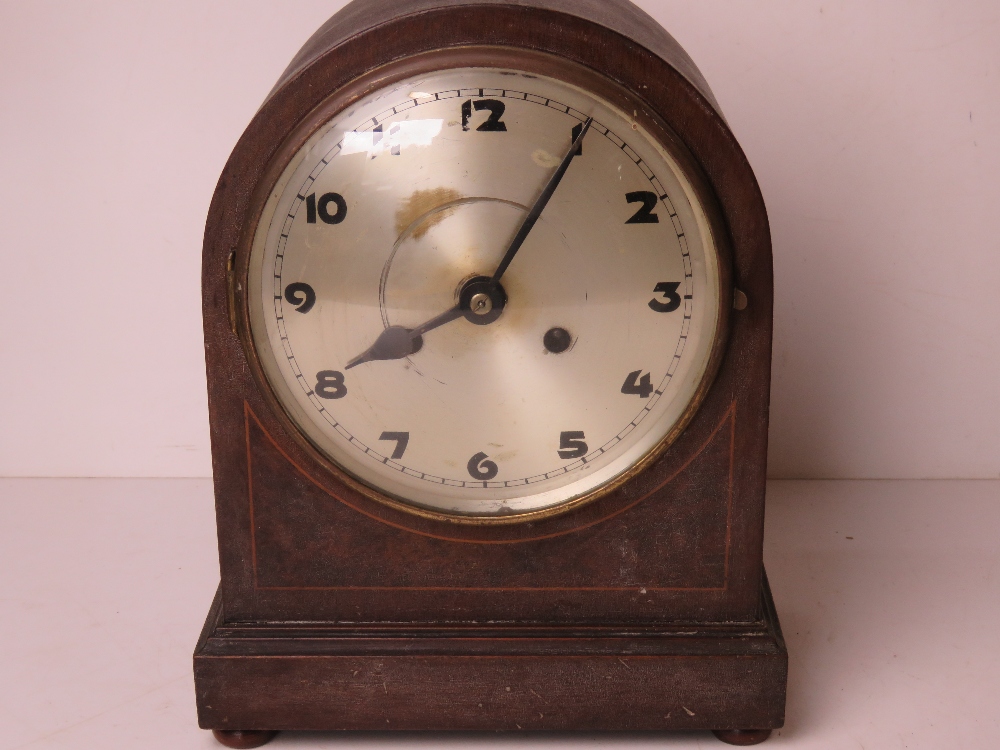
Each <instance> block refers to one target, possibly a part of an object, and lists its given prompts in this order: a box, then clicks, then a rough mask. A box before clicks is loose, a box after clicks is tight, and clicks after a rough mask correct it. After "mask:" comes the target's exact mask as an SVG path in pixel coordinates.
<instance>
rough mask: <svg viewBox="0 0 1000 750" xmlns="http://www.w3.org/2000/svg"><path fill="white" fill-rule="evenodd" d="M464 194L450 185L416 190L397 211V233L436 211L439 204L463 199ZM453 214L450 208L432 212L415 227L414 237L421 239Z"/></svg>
mask: <svg viewBox="0 0 1000 750" xmlns="http://www.w3.org/2000/svg"><path fill="white" fill-rule="evenodd" d="M461 199H462V194H461V193H460V192H458V191H457V190H453V189H452V188H448V187H438V188H433V189H431V190H414V191H413V194H412V195H410V197H409V198H407V199H406V200H405V201H403V205H401V206H400V207H399V210H398V211H397V212H396V234H397V235H398V234H402V233H403V232H405V231H406V229H407V228H408V227H409V226H410V225H411V224H412V223H413V222H415V221H416V220H417V219H419V218H420V217H421V216H423V215H424V214H428V213H430V212H431V211H434V209H435V208H437V207H438V206H443V205H445V204H446V203H454V202H455V201H458V200H461ZM449 214H451V211H450V210H445V211H437V212H435V213H432V214H430V215H429V216H428V217H427V218H426V219H425V220H424V221H422V222H421V223H420V225H419V226H417V227H414V229H413V235H412V236H413V239H415V240H419V239H420V238H421V237H423V236H424V235H425V234H427V232H429V231H430V230H431V229H432V228H433V227H434V226H435V225H436V224H440V223H441V222H442V221H444V220H445V219H446V218H448V216H449Z"/></svg>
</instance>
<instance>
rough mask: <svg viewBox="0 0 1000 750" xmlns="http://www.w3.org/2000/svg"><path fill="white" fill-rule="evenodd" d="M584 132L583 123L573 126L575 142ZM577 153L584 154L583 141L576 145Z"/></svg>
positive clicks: (578, 154)
mask: <svg viewBox="0 0 1000 750" xmlns="http://www.w3.org/2000/svg"><path fill="white" fill-rule="evenodd" d="M582 132H583V123H582V122H581V123H580V124H579V125H574V126H573V143H576V139H577V138H579V137H580V133H582ZM576 155H577V156H583V144H582V143H581V144H580V145H579V146H577V147H576Z"/></svg>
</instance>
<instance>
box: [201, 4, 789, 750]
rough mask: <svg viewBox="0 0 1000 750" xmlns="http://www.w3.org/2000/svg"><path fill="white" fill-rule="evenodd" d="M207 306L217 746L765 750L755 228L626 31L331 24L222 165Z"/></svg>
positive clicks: (716, 140) (593, 13) (697, 78)
mask: <svg viewBox="0 0 1000 750" xmlns="http://www.w3.org/2000/svg"><path fill="white" fill-rule="evenodd" d="M203 284H204V318H205V350H206V357H207V366H208V387H209V405H210V414H211V430H212V453H213V462H214V464H213V465H214V472H215V493H216V506H217V518H218V532H219V550H220V558H221V572H222V582H221V586H220V588H219V592H218V595H217V597H216V600H215V603H214V605H213V607H212V609H211V611H210V613H209V616H208V621H207V622H206V625H205V630H204V632H203V634H202V638H201V640H200V641H199V643H198V646H197V650H196V652H195V681H196V689H197V700H198V712H199V719H200V723H201V725H202V726H203V727H205V728H207V729H212V730H215V733H216V736H217V737H218V738H219V740H220V741H221V742H223V744H226V745H229V746H231V747H251V746H256V745H257V744H262V743H263V742H265V741H266V740H267V739H269V738H270V737H271V736H273V734H274V732H275V731H278V730H282V729H300V730H524V731H532V730H570V729H580V730H661V729H708V730H714V731H715V732H716V734H717V735H718V736H719V737H720V738H721V739H723V740H725V741H728V742H731V743H734V744H753V743H755V742H759V741H761V740H763V739H764V738H766V737H767V735H768V733H769V731H770V730H771V729H772V728H774V727H779V726H781V724H782V721H783V716H784V700H785V682H786V671H787V655H786V651H785V647H784V642H783V640H782V637H781V633H780V630H779V627H778V622H777V618H776V616H775V612H774V609H773V606H772V603H771V598H770V593H769V591H768V587H767V581H766V578H765V575H764V569H763V565H762V561H761V538H762V530H763V509H764V477H765V459H766V450H767V444H766V442H767V409H768V390H769V377H770V370H769V368H770V345H771V297H772V284H771V253H770V238H769V231H768V224H767V217H766V213H765V209H764V203H763V200H762V198H761V195H760V191H759V189H758V186H757V183H756V181H755V179H754V176H753V173H752V171H751V169H750V167H749V165H748V164H747V161H746V158H745V157H744V155H743V153H742V151H741V150H740V148H739V146H738V144H737V142H736V140H735V139H734V137H733V135H732V133H731V132H730V130H729V128H728V126H727V125H726V122H725V120H724V119H723V117H722V114H721V113H720V111H719V107H718V105H717V104H716V102H715V99H714V98H713V96H712V94H711V92H710V90H709V88H708V86H707V84H706V83H705V81H704V80H703V78H702V77H701V75H700V74H699V72H698V70H697V68H696V67H695V66H694V64H693V63H692V62H691V60H690V59H689V58H688V57H687V55H686V54H685V53H684V52H683V50H682V49H681V48H680V47H679V46H678V45H677V43H676V42H675V41H674V40H673V39H672V38H671V37H670V36H668V35H667V33H666V32H665V31H663V30H662V29H661V28H659V26H657V25H656V23H655V22H654V21H653V20H652V19H650V18H649V17H648V16H646V15H645V14H643V13H642V12H641V11H640V10H638V9H637V8H636V7H635V6H633V5H632V4H631V3H629V2H627V0H601V1H600V2H597V1H596V0H587V1H583V2H581V0H403V1H398V0H355V2H353V3H351V4H349V5H348V6H347V7H345V8H344V9H343V10H342V11H340V12H339V13H338V14H337V15H335V16H334V17H333V18H331V19H330V21H329V22H328V23H327V24H326V25H324V26H323V27H322V28H321V29H320V30H319V31H318V32H317V33H316V34H315V35H314V36H313V37H312V38H311V39H310V40H309V41H308V42H307V43H306V45H305V47H303V49H302V50H301V51H300V52H299V54H298V55H297V56H296V57H295V59H294V60H293V61H292V63H291V64H290V66H289V67H288V69H287V70H286V72H285V73H284V74H283V76H282V77H281V80H280V81H279V82H278V84H277V85H276V86H275V88H274V89H273V90H272V92H271V93H270V95H269V96H268V97H267V99H266V101H265V102H264V104H263V105H262V106H261V108H260V110H259V111H258V112H257V114H256V115H255V117H254V118H253V121H252V122H251V123H250V126H249V127H248V129H247V131H246V133H245V134H244V136H243V137H242V139H241V140H240V142H239V143H238V144H237V146H236V149H235V150H234V152H233V154H232V156H231V158H230V160H229V163H228V164H227V165H226V168H225V171H224V172H223V174H222V177H221V179H220V181H219V185H218V188H217V190H216V193H215V197H214V200H213V202H212V207H211V210H210V213H209V218H208V225H207V228H206V232H205V247H204V266H203Z"/></svg>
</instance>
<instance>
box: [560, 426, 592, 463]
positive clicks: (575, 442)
mask: <svg viewBox="0 0 1000 750" xmlns="http://www.w3.org/2000/svg"><path fill="white" fill-rule="evenodd" d="M585 437H587V436H586V435H584V434H583V432H561V433H559V449H560V450H559V458H582V457H583V456H586V455H587V451H588V450H589V449H588V448H587V444H586V443H585V442H583V439H584V438H585Z"/></svg>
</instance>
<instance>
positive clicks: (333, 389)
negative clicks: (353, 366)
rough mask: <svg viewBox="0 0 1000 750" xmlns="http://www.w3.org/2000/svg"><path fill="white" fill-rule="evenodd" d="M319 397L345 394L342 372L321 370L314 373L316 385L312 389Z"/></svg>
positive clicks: (331, 397) (345, 388)
mask: <svg viewBox="0 0 1000 750" xmlns="http://www.w3.org/2000/svg"><path fill="white" fill-rule="evenodd" d="M313 390H315V391H316V395H317V396H319V397H320V398H327V399H336V398H343V397H344V396H346V395H347V386H346V385H344V373H342V372H337V371H336V370H323V371H322V372H318V373H316V387H315V388H314V389H313Z"/></svg>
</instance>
